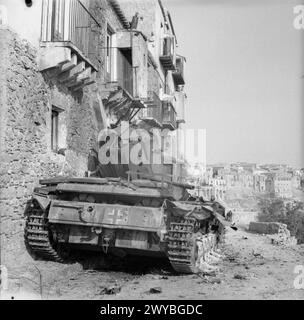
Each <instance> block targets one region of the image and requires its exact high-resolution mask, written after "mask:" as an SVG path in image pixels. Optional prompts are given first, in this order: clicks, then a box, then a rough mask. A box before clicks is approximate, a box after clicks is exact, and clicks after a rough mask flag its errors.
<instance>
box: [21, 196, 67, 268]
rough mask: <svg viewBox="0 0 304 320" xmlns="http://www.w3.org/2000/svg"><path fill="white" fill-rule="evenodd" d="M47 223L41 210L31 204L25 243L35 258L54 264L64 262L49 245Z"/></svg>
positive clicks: (34, 203) (34, 204)
mask: <svg viewBox="0 0 304 320" xmlns="http://www.w3.org/2000/svg"><path fill="white" fill-rule="evenodd" d="M47 223H48V220H47V218H46V217H45V215H44V212H43V210H42V209H41V208H40V207H39V205H38V204H37V203H36V202H35V201H34V202H32V204H31V206H30V208H29V209H28V212H27V219H26V225H25V242H26V244H27V246H28V248H29V249H30V250H31V251H32V252H33V253H34V254H35V255H36V256H37V257H39V258H43V259H46V260H51V261H55V262H64V260H63V259H62V258H61V257H60V256H59V254H58V253H57V252H56V250H55V249H54V248H53V246H52V244H51V241H50V232H49V230H48V228H47Z"/></svg>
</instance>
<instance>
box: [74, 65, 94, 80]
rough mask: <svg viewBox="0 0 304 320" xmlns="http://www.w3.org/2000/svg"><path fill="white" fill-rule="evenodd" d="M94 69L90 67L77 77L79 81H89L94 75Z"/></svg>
mask: <svg viewBox="0 0 304 320" xmlns="http://www.w3.org/2000/svg"><path fill="white" fill-rule="evenodd" d="M91 71H92V68H91V67H88V68H86V69H85V70H84V71H83V72H81V73H80V74H79V75H78V76H77V81H83V80H87V79H89V78H90V77H91V74H92V72H91Z"/></svg>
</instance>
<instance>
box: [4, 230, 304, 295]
mask: <svg viewBox="0 0 304 320" xmlns="http://www.w3.org/2000/svg"><path fill="white" fill-rule="evenodd" d="M223 250H224V253H225V258H224V259H223V261H221V262H220V263H219V264H218V267H219V272H218V273H217V274H216V275H215V276H203V275H200V276H198V275H176V274H174V272H172V270H171V269H170V268H167V267H160V266H159V265H158V263H156V265H153V264H151V265H150V268H148V269H149V270H147V271H145V272H143V271H142V270H141V271H136V270H135V272H114V271H95V270H83V268H82V266H81V265H80V264H78V263H76V264H72V265H63V264H57V263H52V262H43V261H35V262H33V263H35V265H36V267H37V268H38V269H36V268H35V267H33V266H29V268H28V270H27V271H26V272H23V273H22V279H21V278H20V274H19V276H15V278H14V274H13V275H11V280H10V288H11V292H10V293H8V292H6V293H5V294H3V298H4V297H5V298H11V297H12V296H13V297H14V299H18V298H25V297H26V298H35V299H41V297H42V299H99V300H103V299H105V300H106V299H118V300H119V299H174V300H176V299H304V290H296V289H295V288H294V286H293V282H294V279H295V277H296V274H294V268H295V266H296V265H304V245H301V246H300V245H298V246H294V247H282V246H275V245H272V244H271V243H270V240H269V239H268V238H267V237H266V236H263V235H257V234H252V233H249V232H247V231H245V230H239V231H237V232H234V231H232V230H231V231H229V232H228V233H227V236H226V244H225V246H224V248H223ZM38 270H40V273H41V276H42V278H41V281H42V282H41V283H42V286H40V280H39V271H38ZM133 271H134V270H133ZM15 273H17V274H18V271H17V270H16V271H15ZM155 287H159V288H160V291H161V292H160V293H150V292H149V290H150V288H155ZM107 289H110V292H106V291H107ZM156 291H158V290H156ZM108 293H112V294H108Z"/></svg>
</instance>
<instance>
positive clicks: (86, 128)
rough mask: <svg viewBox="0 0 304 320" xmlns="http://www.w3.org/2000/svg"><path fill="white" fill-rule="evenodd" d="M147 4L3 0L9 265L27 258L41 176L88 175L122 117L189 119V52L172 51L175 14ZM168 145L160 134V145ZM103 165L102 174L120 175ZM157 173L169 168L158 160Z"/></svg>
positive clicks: (157, 121) (151, 123)
mask: <svg viewBox="0 0 304 320" xmlns="http://www.w3.org/2000/svg"><path fill="white" fill-rule="evenodd" d="M141 3H142V2H139V1H131V2H130V3H129V5H127V6H125V1H116V0H65V1H62V0H43V1H19V0H0V42H1V47H0V58H1V59H0V93H1V94H0V112H1V125H0V147H1V148H0V149H1V155H0V157H1V168H0V170H1V182H0V183H1V184H0V188H1V194H0V212H1V248H2V249H3V251H2V253H1V257H2V261H3V263H5V264H6V265H8V266H9V265H14V264H16V261H15V260H16V259H18V258H20V257H21V256H24V257H27V258H29V256H28V255H27V253H26V250H25V247H24V243H23V229H24V217H23V212H24V208H25V205H26V202H27V200H28V199H29V197H30V195H31V193H32V191H33V188H34V186H35V185H37V184H38V182H39V179H41V178H45V177H54V176H58V175H68V176H80V177H82V176H85V175H86V173H87V171H88V163H89V155H90V152H91V150H95V151H96V150H98V148H99V141H98V135H99V133H100V131H101V130H102V129H107V128H115V127H117V126H119V124H120V123H121V122H123V121H126V122H128V123H130V124H131V125H136V126H142V127H143V128H147V129H148V130H150V129H152V128H155V127H157V128H161V129H164V128H166V129H168V130H169V131H175V130H176V129H177V128H178V126H179V125H182V123H183V122H184V101H185V93H184V91H183V87H184V84H185V79H184V74H183V70H184V69H183V68H184V64H185V59H184V58H183V57H181V56H178V55H177V53H176V36H175V33H174V28H173V24H172V19H171V16H170V14H169V13H168V11H167V10H165V8H164V7H163V5H162V3H161V2H160V1H157V0H154V1H152V0H151V1H150V6H148V7H143V8H142V9H141ZM137 12H138V14H136V13H137ZM143 21H144V23H143ZM153 37H154V42H153V41H152V40H153ZM176 148H177V147H176ZM164 149H165V141H162V142H161V145H160V148H159V151H160V152H163V151H164ZM107 169H108V168H107V167H106V169H105V172H104V174H105V175H107V174H115V173H113V172H111V171H109V170H108V171H107ZM149 170H150V171H149V172H150V173H152V174H153V173H155V172H156V171H155V170H156V168H153V167H151V166H150V168H149ZM158 170H159V172H160V173H161V174H163V173H164V172H163V170H162V167H161V166H160V167H159V168H158ZM179 170H180V169H179V167H178V164H173V165H170V166H168V167H167V171H166V172H165V173H167V174H168V176H170V177H171V179H177V178H178V176H179V173H180V171H179ZM116 174H118V173H116ZM12 252H14V254H12ZM16 252H18V253H20V255H19V254H17V255H16ZM24 261H26V259H25V260H24Z"/></svg>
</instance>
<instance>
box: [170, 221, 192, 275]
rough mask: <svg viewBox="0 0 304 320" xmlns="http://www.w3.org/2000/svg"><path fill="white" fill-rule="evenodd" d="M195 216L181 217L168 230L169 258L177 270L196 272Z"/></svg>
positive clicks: (180, 271)
mask: <svg viewBox="0 0 304 320" xmlns="http://www.w3.org/2000/svg"><path fill="white" fill-rule="evenodd" d="M196 224H197V222H196V220H195V219H193V218H186V219H179V220H176V221H174V222H171V223H170V230H169V232H168V235H169V236H168V258H169V261H170V263H171V265H172V267H173V268H174V270H175V271H177V272H179V273H195V272H196V268H195V264H194V261H193V249H194V248H193V246H194V241H193V234H194V231H195V227H196Z"/></svg>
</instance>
